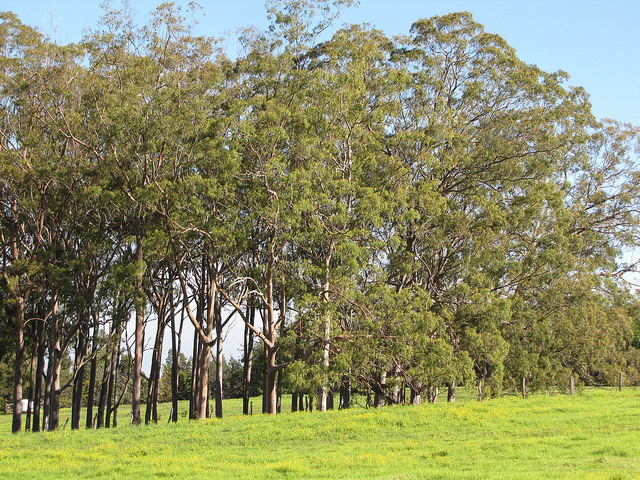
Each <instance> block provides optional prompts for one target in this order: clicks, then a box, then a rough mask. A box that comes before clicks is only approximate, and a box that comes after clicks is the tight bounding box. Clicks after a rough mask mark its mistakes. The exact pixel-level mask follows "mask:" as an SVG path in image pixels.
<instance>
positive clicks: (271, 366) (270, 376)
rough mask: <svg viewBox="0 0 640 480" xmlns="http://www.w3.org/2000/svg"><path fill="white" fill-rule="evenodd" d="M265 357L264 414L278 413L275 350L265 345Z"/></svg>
mask: <svg viewBox="0 0 640 480" xmlns="http://www.w3.org/2000/svg"><path fill="white" fill-rule="evenodd" d="M265 355H266V357H267V368H266V371H265V382H264V383H265V385H264V387H265V389H264V395H263V396H264V399H265V402H264V405H265V413H271V414H276V413H278V394H277V391H276V375H277V374H278V370H277V369H276V348H275V347H269V346H268V345H266V344H265Z"/></svg>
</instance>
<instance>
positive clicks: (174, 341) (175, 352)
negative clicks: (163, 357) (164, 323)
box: [170, 295, 184, 422]
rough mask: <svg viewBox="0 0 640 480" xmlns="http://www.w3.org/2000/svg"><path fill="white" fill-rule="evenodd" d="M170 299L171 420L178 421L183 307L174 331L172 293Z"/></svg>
mask: <svg viewBox="0 0 640 480" xmlns="http://www.w3.org/2000/svg"><path fill="white" fill-rule="evenodd" d="M170 300H171V355H172V358H171V421H172V422H177V421H178V388H179V385H178V375H179V373H180V372H179V370H178V368H179V367H180V365H179V364H178V361H179V359H180V353H179V350H180V337H181V335H182V325H183V322H184V309H182V311H181V317H180V318H181V320H180V331H176V321H175V308H174V305H173V295H172V296H171V298H170Z"/></svg>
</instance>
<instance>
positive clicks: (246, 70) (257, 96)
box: [221, 1, 349, 413]
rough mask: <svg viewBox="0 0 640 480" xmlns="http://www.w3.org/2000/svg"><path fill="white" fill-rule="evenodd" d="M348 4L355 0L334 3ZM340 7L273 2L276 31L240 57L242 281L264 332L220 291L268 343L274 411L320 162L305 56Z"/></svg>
mask: <svg viewBox="0 0 640 480" xmlns="http://www.w3.org/2000/svg"><path fill="white" fill-rule="evenodd" d="M345 3H349V2H337V3H336V5H337V6H338V7H340V6H342V5H344V4H345ZM338 10H339V8H338V9H337V10H335V9H332V8H331V5H330V2H326V1H322V2H306V1H305V2H290V1H285V2H271V3H270V4H269V5H268V12H269V15H270V18H271V20H272V26H271V28H270V32H268V33H260V32H248V33H247V34H246V35H245V37H244V42H245V46H246V50H247V54H246V55H244V56H241V58H239V60H238V61H237V64H238V67H237V68H238V71H239V74H240V78H241V79H242V87H243V90H242V92H241V93H240V99H241V100H242V101H243V105H244V107H243V112H242V119H243V122H241V123H240V124H239V127H238V129H237V130H236V131H235V132H234V134H235V139H236V142H237V143H236V145H237V149H238V152H239V154H240V155H241V159H242V165H241V168H242V170H241V172H242V180H243V185H244V187H242V188H244V189H245V192H246V193H244V194H243V195H242V197H241V198H240V206H239V208H240V211H241V212H243V215H244V216H243V218H244V219H245V222H246V224H247V225H248V228H247V231H248V232H250V233H251V234H252V238H251V240H250V242H249V244H248V250H247V253H255V257H256V260H257V264H258V268H257V270H258V271H256V272H254V275H253V279H247V281H244V282H242V284H243V285H244V286H246V288H244V291H248V292H252V295H253V297H254V298H257V299H259V304H260V305H261V310H262V312H263V315H262V317H263V322H262V323H263V327H262V329H258V328H257V327H255V326H254V325H251V324H252V322H251V321H250V320H249V319H248V318H247V315H246V314H245V312H244V310H243V308H242V306H241V302H242V301H243V296H242V295H241V294H237V292H235V291H229V289H228V288H227V289H221V293H222V294H223V295H224V296H225V298H226V299H227V300H228V301H229V302H230V303H231V304H232V306H233V307H234V308H235V309H236V311H237V312H238V314H239V315H240V316H242V317H243V319H244V321H245V324H246V325H247V326H248V327H249V328H250V329H251V330H252V331H253V333H255V334H256V335H257V336H259V337H260V339H261V340H262V342H263V344H264V349H265V357H266V360H267V362H266V363H267V368H266V376H265V388H264V403H263V405H264V410H265V411H266V412H269V413H276V412H277V409H278V408H277V404H278V395H277V382H276V378H277V375H278V372H280V371H281V370H282V369H283V368H284V366H285V365H286V364H285V363H278V361H277V352H278V349H279V346H280V345H279V336H280V334H281V332H282V329H283V327H284V326H285V324H286V316H287V306H288V304H289V300H288V296H287V281H286V277H285V274H286V272H287V271H288V265H287V258H288V252H290V251H292V249H293V248H294V237H295V235H296V234H297V233H298V232H299V231H300V230H301V226H302V224H301V222H302V214H303V211H304V210H307V209H308V202H307V197H308V195H307V191H308V188H309V178H308V174H309V171H310V165H311V164H312V163H313V161H314V158H313V155H314V152H313V148H312V147H313V145H312V141H311V139H310V137H309V132H308V130H306V124H307V119H306V118H305V116H306V114H305V108H306V106H307V102H306V94H307V92H308V80H310V79H311V76H310V75H311V72H310V70H309V69H308V66H309V59H308V56H307V55H308V53H309V51H310V49H311V48H312V47H313V45H314V44H315V42H316V41H317V39H318V38H319V35H321V34H322V32H323V31H324V30H325V29H326V28H328V27H329V25H330V24H331V22H332V21H333V19H334V18H335V15H336V13H337V12H338ZM244 212H246V213H244ZM289 258H290V257H289ZM240 278H242V277H240ZM236 285H237V283H236Z"/></svg>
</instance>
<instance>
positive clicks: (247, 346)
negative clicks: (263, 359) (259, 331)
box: [242, 301, 256, 415]
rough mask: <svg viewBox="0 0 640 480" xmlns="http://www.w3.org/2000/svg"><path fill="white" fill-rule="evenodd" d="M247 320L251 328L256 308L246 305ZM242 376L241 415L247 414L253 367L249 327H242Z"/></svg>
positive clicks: (251, 334)
mask: <svg viewBox="0 0 640 480" xmlns="http://www.w3.org/2000/svg"><path fill="white" fill-rule="evenodd" d="M246 316H247V319H248V321H249V323H250V324H251V326H254V325H255V319H256V308H255V307H254V306H253V305H252V304H251V301H249V302H248V304H247V315H246ZM243 360H244V366H243V369H244V372H243V373H244V375H243V380H242V413H243V414H244V415H248V414H249V397H250V394H251V371H252V367H253V331H252V330H251V328H250V327H249V325H247V324H245V326H244V356H243Z"/></svg>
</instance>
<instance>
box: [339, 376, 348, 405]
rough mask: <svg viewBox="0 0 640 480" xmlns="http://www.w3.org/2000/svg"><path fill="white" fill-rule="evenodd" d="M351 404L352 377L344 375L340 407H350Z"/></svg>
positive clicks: (341, 383)
mask: <svg viewBox="0 0 640 480" xmlns="http://www.w3.org/2000/svg"><path fill="white" fill-rule="evenodd" d="M350 406H351V379H350V378H349V377H348V376H346V375H344V376H343V377H342V382H340V405H339V408H340V409H343V408H349V407H350Z"/></svg>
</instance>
